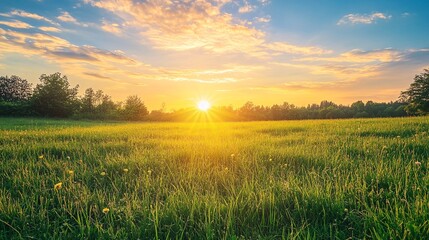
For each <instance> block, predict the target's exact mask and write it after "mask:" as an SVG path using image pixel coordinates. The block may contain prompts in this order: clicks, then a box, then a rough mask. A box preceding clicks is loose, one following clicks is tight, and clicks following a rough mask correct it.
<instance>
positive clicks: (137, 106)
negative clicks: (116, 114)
mask: <svg viewBox="0 0 429 240" xmlns="http://www.w3.org/2000/svg"><path fill="white" fill-rule="evenodd" d="M148 114H149V112H148V110H147V108H146V106H145V105H144V103H143V101H142V100H141V99H140V98H139V97H138V96H136V95H134V96H129V97H128V98H127V100H126V101H125V106H124V109H123V113H122V115H123V117H124V118H125V119H126V120H132V121H136V120H143V119H144V118H145V116H146V115H148Z"/></svg>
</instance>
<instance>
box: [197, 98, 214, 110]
mask: <svg viewBox="0 0 429 240" xmlns="http://www.w3.org/2000/svg"><path fill="white" fill-rule="evenodd" d="M211 106H212V105H211V104H210V103H209V102H208V101H206V100H201V101H199V102H198V104H197V107H198V109H199V110H200V111H204V112H207V111H208V110H209V109H210V108H211Z"/></svg>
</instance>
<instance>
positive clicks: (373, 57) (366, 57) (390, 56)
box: [295, 48, 403, 63]
mask: <svg viewBox="0 0 429 240" xmlns="http://www.w3.org/2000/svg"><path fill="white" fill-rule="evenodd" d="M402 55H403V54H402V53H401V51H399V50H396V49H392V48H386V49H375V50H369V51H364V50H360V49H354V50H351V51H348V52H344V53H341V54H339V55H337V56H333V57H304V58H299V59H296V60H295V61H304V62H339V63H369V62H394V61H399V60H401V58H402Z"/></svg>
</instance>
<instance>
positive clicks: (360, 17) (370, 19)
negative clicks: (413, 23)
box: [337, 12, 392, 25]
mask: <svg viewBox="0 0 429 240" xmlns="http://www.w3.org/2000/svg"><path fill="white" fill-rule="evenodd" d="M390 18H392V16H391V15H387V14H385V13H381V12H376V13H372V14H353V13H352V14H347V15H345V16H343V17H342V18H341V19H340V20H339V21H338V22H337V25H346V24H359V23H360V24H372V23H375V22H376V21H377V20H379V19H381V20H388V19H390Z"/></svg>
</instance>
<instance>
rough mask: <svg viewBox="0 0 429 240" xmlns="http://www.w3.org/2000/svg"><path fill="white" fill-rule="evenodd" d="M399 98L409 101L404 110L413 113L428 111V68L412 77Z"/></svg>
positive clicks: (422, 113)
mask: <svg viewBox="0 0 429 240" xmlns="http://www.w3.org/2000/svg"><path fill="white" fill-rule="evenodd" d="M401 98H402V99H403V100H404V101H405V102H407V103H409V104H408V106H407V107H406V108H405V110H406V111H407V112H408V113H410V114H413V115H424V114H427V113H429V69H425V70H424V72H423V73H421V74H418V75H416V76H415V77H414V82H413V83H411V85H410V87H409V88H408V89H407V90H406V91H403V92H402V93H401Z"/></svg>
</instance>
